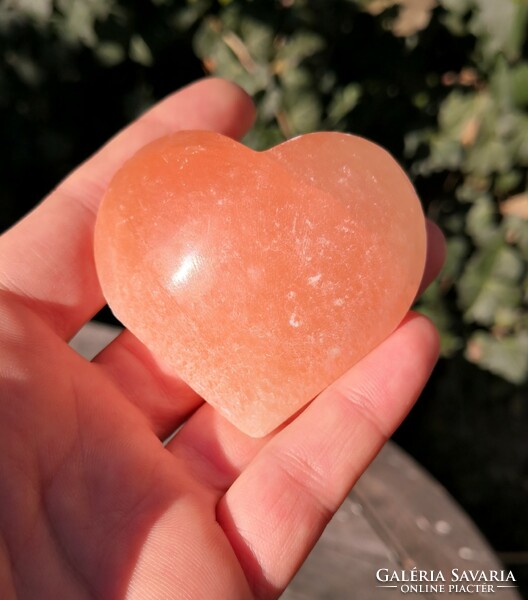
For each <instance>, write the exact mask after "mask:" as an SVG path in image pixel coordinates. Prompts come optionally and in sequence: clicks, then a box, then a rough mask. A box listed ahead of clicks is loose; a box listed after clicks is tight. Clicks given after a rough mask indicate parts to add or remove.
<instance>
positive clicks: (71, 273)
mask: <svg viewBox="0 0 528 600" xmlns="http://www.w3.org/2000/svg"><path fill="white" fill-rule="evenodd" d="M253 118H254V108H253V104H252V102H251V100H250V98H249V97H248V96H247V95H246V94H245V93H244V92H243V91H242V90H241V89H240V88H239V87H237V86H236V85H234V84H232V83H229V82H227V81H224V80H221V79H204V80H201V81H199V82H198V83H195V84H193V85H190V86H188V87H186V88H183V89H182V90H180V91H178V92H176V93H175V94H173V95H171V96H169V97H168V98H166V99H165V100H164V101H162V102H161V103H159V104H158V105H156V106H155V107H154V108H152V109H151V110H150V111H148V112H147V113H146V114H145V115H143V116H142V117H141V118H140V119H138V120H137V121H136V122H134V123H133V124H132V125H130V126H128V127H127V128H126V129H124V130H123V131H122V132H120V133H119V134H118V135H117V136H116V137H114V138H113V139H112V140H111V141H110V142H109V143H108V144H107V145H105V146H104V147H103V148H102V149H101V150H99V152H97V153H96V154H95V155H94V156H92V157H91V158H90V159H89V160H88V161H87V162H85V163H84V164H82V165H81V166H80V167H78V168H77V169H76V170H75V171H74V172H73V173H72V174H71V175H69V176H68V177H67V178H66V179H65V180H64V181H63V182H62V183H61V184H60V185H59V186H58V187H57V188H56V189H55V190H54V191H52V192H51V194H50V195H49V196H48V197H47V198H46V199H45V200H44V201H43V202H42V203H41V204H40V205H39V206H38V207H37V208H36V209H35V210H34V211H33V212H31V213H30V214H29V215H27V216H26V217H25V218H24V219H23V220H22V221H20V223H18V224H17V225H15V226H14V227H13V228H12V229H11V230H9V231H8V232H7V233H5V234H4V235H3V236H2V238H0V256H1V257H2V261H1V263H0V289H4V290H6V291H9V292H13V293H15V294H17V295H18V296H20V297H21V299H22V300H23V301H24V302H25V303H27V304H29V305H30V306H31V308H32V309H33V310H35V311H36V312H37V313H38V314H39V315H41V316H42V317H43V318H44V319H45V320H47V321H48V322H49V323H50V324H51V326H52V327H53V328H54V330H55V331H57V333H58V334H59V335H61V336H62V337H64V338H65V339H68V338H69V337H71V336H72V335H73V334H74V333H75V332H76V331H77V330H78V329H79V328H80V327H81V326H82V325H83V324H84V323H85V322H86V321H87V320H88V319H90V317H92V316H93V315H94V314H95V313H96V312H97V311H98V310H99V309H100V308H101V307H102V306H103V305H104V299H103V296H102V293H101V289H100V287H99V283H98V279H97V274H96V271H95V265H94V261H93V250H92V240H93V228H94V224H95V216H96V213H97V208H98V206H99V202H100V200H101V198H102V196H103V194H104V191H105V189H106V186H107V184H108V182H109V181H110V179H111V177H112V175H113V174H114V173H115V171H116V170H117V169H118V168H119V167H120V166H121V165H122V164H123V162H124V161H125V160H127V159H128V158H129V157H130V156H132V155H133V154H134V153H135V152H136V151H137V150H139V148H141V147H142V146H144V145H145V144H147V143H148V142H150V141H152V140H154V139H156V138H158V137H161V136H163V135H166V134H168V133H171V132H174V131H178V130H181V129H208V130H213V131H218V132H220V133H223V134H225V135H229V136H231V137H235V138H236V137H240V136H241V135H243V134H244V133H245V132H246V131H247V129H248V128H249V127H250V126H251V124H252V122H253Z"/></svg>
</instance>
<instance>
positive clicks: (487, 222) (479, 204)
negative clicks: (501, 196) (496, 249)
mask: <svg viewBox="0 0 528 600" xmlns="http://www.w3.org/2000/svg"><path fill="white" fill-rule="evenodd" d="M497 229H498V223H497V208H496V205H495V204H494V203H493V201H492V200H491V198H490V197H489V196H488V195H481V196H480V197H479V198H478V199H477V200H475V202H474V203H473V205H472V206H471V208H470V209H469V212H468V214H467V217H466V231H467V232H468V234H469V235H470V236H471V238H472V239H473V242H474V243H475V245H476V246H479V247H482V246H487V245H488V244H489V243H493V240H494V238H495V237H496V235H497Z"/></svg>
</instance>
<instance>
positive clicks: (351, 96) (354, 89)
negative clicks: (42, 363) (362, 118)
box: [327, 83, 361, 128]
mask: <svg viewBox="0 0 528 600" xmlns="http://www.w3.org/2000/svg"><path fill="white" fill-rule="evenodd" d="M360 98H361V87H360V86H359V85H358V84H356V83H349V84H348V85H347V86H345V87H344V88H341V89H338V90H337V91H336V92H335V93H334V97H333V98H332V100H331V102H330V104H329V106H328V115H327V123H328V127H329V128H335V127H337V125H338V124H339V122H340V121H341V120H342V119H344V118H345V117H346V116H347V115H348V113H349V112H350V111H352V110H353V109H354V108H355V107H356V106H357V103H358V102H359V99H360Z"/></svg>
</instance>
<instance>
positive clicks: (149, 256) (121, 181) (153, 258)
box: [95, 131, 426, 436]
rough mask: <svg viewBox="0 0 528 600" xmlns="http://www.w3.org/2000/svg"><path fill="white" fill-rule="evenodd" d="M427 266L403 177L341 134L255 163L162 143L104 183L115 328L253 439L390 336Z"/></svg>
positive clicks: (382, 157)
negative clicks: (127, 331)
mask: <svg viewBox="0 0 528 600" xmlns="http://www.w3.org/2000/svg"><path fill="white" fill-rule="evenodd" d="M425 253H426V236H425V223H424V217H423V213H422V210H421V207H420V202H419V200H418V198H417V197H416V193H415V191H414V189H413V187H412V185H411V183H410V182H409V180H408V179H407V177H406V176H405V174H404V173H403V171H402V170H401V168H400V167H399V166H398V164H397V163H396V162H395V161H394V159H392V158H391V157H390V156H389V155H388V154H387V153H386V152H385V151H384V150H382V149H381V148H379V147H378V146H376V145H375V144H373V143H371V142H368V141H367V140H365V139H362V138H359V137H355V136H351V135H346V134H341V133H314V134H309V135H305V136H301V137H298V138H296V139H293V140H290V141H288V142H286V143H284V144H281V145H280V146H277V147H275V148H272V149H271V150H268V151H266V152H262V153H258V152H254V151H253V150H250V149H248V148H246V147H245V146H243V145H241V144H239V143H237V142H235V141H233V140H231V139H229V138H227V137H224V136H221V135H219V134H216V133H212V132H204V131H185V132H180V133H175V134H173V135H170V136H168V137H165V138H162V139H159V140H157V141H155V142H153V143H151V144H149V145H148V146H146V147H145V148H143V149H142V150H140V151H139V152H138V153H137V154H136V155H135V156H134V157H133V158H131V159H130V160H129V161H128V162H127V163H126V164H125V165H124V166H123V167H122V168H121V169H120V170H119V171H118V173H117V174H116V175H115V177H114V178H113V180H112V182H111V184H110V186H109V188H108V191H107V192H106V195H105V197H104V200H103V202H102V205H101V208H100V211H99V215H98V218H97V224H96V231H95V259H96V264H97V269H98V273H99V278H100V282H101V286H102V289H103V292H104V295H105V297H106V299H107V301H108V304H109V305H110V307H111V308H112V310H113V311H114V313H115V314H116V316H117V317H118V318H119V319H120V320H121V321H122V323H123V324H124V325H125V326H126V327H128V329H130V331H132V333H134V334H135V335H136V336H137V337H138V338H139V339H140V340H141V341H142V342H143V343H144V344H145V345H146V346H147V347H148V348H149V349H150V350H151V352H152V353H153V354H154V355H156V356H157V357H158V358H160V359H161V360H162V361H163V362H164V363H166V365H167V366H168V367H169V369H171V370H172V371H174V373H175V374H178V375H179V376H180V377H181V378H183V379H184V380H185V381H186V382H187V383H188V384H189V385H190V386H191V387H192V388H194V390H195V391H197V392H198V393H199V394H200V395H201V396H203V398H204V399H205V400H207V401H208V402H209V403H210V404H212V405H213V406H215V407H216V408H217V409H218V410H219V411H221V413H222V414H223V415H224V416H225V417H226V418H227V419H228V420H229V421H231V422H232V423H233V424H234V425H236V426H237V427H238V428H239V429H241V430H242V431H244V432H245V433H247V434H249V435H252V436H261V435H265V434H266V433H268V432H270V431H272V430H273V429H275V428H276V427H277V426H278V425H280V424H281V423H282V422H283V421H285V420H286V419H287V418H288V417H290V416H291V415H292V414H294V413H295V412H296V411H298V410H299V409H300V408H301V407H302V406H303V405H305V404H306V403H307V402H308V401H309V400H311V399H312V398H313V397H314V396H316V395H317V394H318V393H319V392H320V391H321V390H322V389H323V388H325V387H326V386H327V385H328V384H330V383H331V382H332V381H334V380H335V379H336V378H337V377H338V376H339V375H341V374H342V373H343V372H344V371H345V370H346V369H348V368H349V367H350V366H352V365H353V364H354V363H355V362H357V361H358V360H359V359H360V358H362V357H363V356H364V355H365V354H367V353H368V352H369V351H370V350H372V349H373V348H374V347H375V346H376V345H378V344H379V343H380V342H381V341H382V340H383V339H384V338H386V337H387V336H388V335H389V334H390V333H391V332H392V331H393V330H394V329H395V328H396V327H397V325H398V324H399V323H400V321H401V320H402V318H403V317H404V315H405V314H406V312H407V310H408V309H409V307H410V305H411V303H412V302H413V299H414V297H415V295H416V292H417V290H418V286H419V284H420V280H421V277H422V273H423V268H424V262H425ZM175 401H177V400H176V399H175Z"/></svg>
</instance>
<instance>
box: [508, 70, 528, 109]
mask: <svg viewBox="0 0 528 600" xmlns="http://www.w3.org/2000/svg"><path fill="white" fill-rule="evenodd" d="M511 86H512V100H513V102H514V104H515V105H516V106H518V107H520V108H524V107H527V106H528V63H527V62H522V63H520V64H518V65H517V66H515V67H514V68H513V69H512V70H511Z"/></svg>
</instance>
